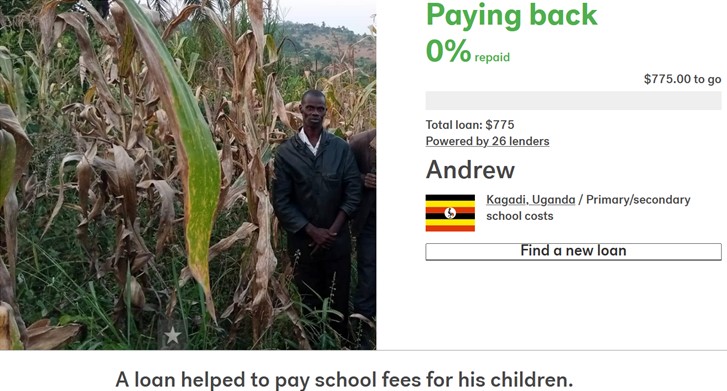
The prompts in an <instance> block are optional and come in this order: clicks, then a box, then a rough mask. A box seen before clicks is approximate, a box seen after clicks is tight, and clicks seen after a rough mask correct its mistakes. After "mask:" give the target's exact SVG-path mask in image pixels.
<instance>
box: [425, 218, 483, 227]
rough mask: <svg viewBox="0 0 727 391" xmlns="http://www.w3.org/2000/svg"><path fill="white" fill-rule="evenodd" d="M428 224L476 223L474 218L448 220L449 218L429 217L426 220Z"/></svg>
mask: <svg viewBox="0 0 727 391" xmlns="http://www.w3.org/2000/svg"><path fill="white" fill-rule="evenodd" d="M426 225H430V226H431V225H475V221H474V220H456V219H452V220H448V219H442V220H432V219H428V220H427V222H426Z"/></svg>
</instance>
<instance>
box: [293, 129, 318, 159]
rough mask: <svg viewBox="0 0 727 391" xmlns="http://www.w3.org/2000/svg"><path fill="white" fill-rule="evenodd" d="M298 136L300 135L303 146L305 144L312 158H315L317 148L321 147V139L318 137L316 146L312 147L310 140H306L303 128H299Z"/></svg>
mask: <svg viewBox="0 0 727 391" xmlns="http://www.w3.org/2000/svg"><path fill="white" fill-rule="evenodd" d="M298 134H299V135H300V139H301V140H303V144H305V145H306V146H307V147H308V149H310V151H311V152H313V156H316V155H317V154H318V146H319V145H321V137H318V141H317V142H316V145H315V146H313V144H311V143H310V140H308V136H307V135H306V134H305V131H304V130H303V128H300V132H299V133H298Z"/></svg>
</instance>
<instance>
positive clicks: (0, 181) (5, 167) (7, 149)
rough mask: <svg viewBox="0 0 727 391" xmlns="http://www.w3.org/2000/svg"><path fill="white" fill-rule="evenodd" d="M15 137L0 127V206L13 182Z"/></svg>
mask: <svg viewBox="0 0 727 391" xmlns="http://www.w3.org/2000/svg"><path fill="white" fill-rule="evenodd" d="M15 153H16V149H15V139H14V138H13V135H12V134H10V133H8V132H6V131H5V130H3V129H0V206H2V203H3V200H4V199H5V196H6V195H7V194H8V191H9V190H10V185H11V184H12V183H13V173H14V172H15Z"/></svg>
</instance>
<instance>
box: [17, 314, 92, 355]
mask: <svg viewBox="0 0 727 391" xmlns="http://www.w3.org/2000/svg"><path fill="white" fill-rule="evenodd" d="M43 322H44V325H40V326H35V324H33V325H31V326H30V327H28V350H52V349H60V348H62V347H64V346H66V345H67V344H69V343H71V342H73V341H75V340H76V338H78V336H79V335H80V334H81V329H82V327H83V326H81V325H80V324H68V325H65V326H49V325H48V322H46V321H43Z"/></svg>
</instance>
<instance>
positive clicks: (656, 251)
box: [425, 243, 722, 261]
mask: <svg viewBox="0 0 727 391" xmlns="http://www.w3.org/2000/svg"><path fill="white" fill-rule="evenodd" d="M425 252H426V260H427V261H721V260H722V244H721V243H427V244H426V248H425Z"/></svg>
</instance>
